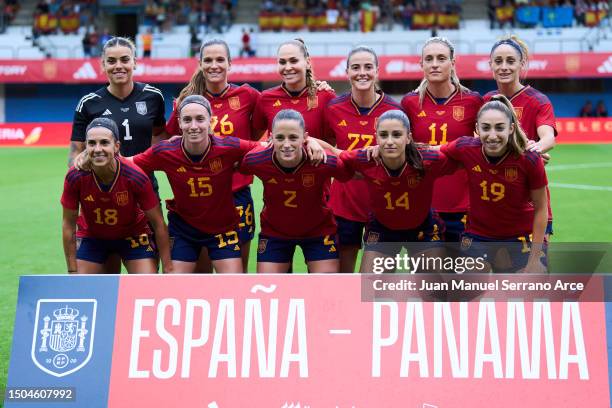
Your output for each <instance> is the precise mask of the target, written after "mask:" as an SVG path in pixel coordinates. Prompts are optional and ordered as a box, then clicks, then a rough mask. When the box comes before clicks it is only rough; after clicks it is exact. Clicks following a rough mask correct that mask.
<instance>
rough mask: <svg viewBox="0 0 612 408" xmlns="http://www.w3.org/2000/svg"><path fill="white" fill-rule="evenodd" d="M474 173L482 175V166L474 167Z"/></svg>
mask: <svg viewBox="0 0 612 408" xmlns="http://www.w3.org/2000/svg"><path fill="white" fill-rule="evenodd" d="M472 171H475V172H476V173H482V170H480V164H477V165H475V166H474V167H472Z"/></svg>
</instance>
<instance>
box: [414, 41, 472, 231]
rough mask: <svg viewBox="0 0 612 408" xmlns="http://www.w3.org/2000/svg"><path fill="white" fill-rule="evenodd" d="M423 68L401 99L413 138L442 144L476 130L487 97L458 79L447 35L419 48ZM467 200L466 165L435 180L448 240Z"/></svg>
mask: <svg viewBox="0 0 612 408" xmlns="http://www.w3.org/2000/svg"><path fill="white" fill-rule="evenodd" d="M421 67H422V68H423V74H424V76H425V77H424V78H423V81H421V84H420V85H419V87H418V88H417V89H416V90H415V91H414V92H411V93H409V94H407V95H406V96H404V98H403V99H402V108H403V110H404V112H405V113H406V114H407V115H408V118H409V119H410V123H411V124H412V137H413V138H414V140H415V141H416V142H418V143H427V144H429V145H431V146H441V145H444V144H446V143H449V142H452V141H453V140H455V139H457V138H459V137H461V136H467V135H471V134H473V133H474V129H475V127H476V114H477V113H478V109H480V107H481V106H482V103H483V100H482V97H481V96H480V95H479V94H478V93H477V92H472V91H470V90H469V89H467V88H466V87H464V86H463V85H461V83H460V82H459V78H458V77H457V73H456V72H455V47H454V46H453V44H452V43H451V42H450V41H448V40H447V39H446V38H443V37H432V38H430V39H429V40H427V41H426V42H425V44H424V45H423V50H422V52H421ZM469 204H470V201H469V196H468V187H467V175H466V172H465V170H463V169H459V170H457V171H456V172H455V173H454V174H450V175H448V176H444V177H441V178H439V179H438V180H436V182H435V186H434V193H433V201H432V206H433V208H435V209H436V211H437V212H438V214H439V215H440V217H441V218H442V219H443V220H444V222H445V224H446V240H447V241H452V242H458V241H459V238H460V236H461V233H462V232H463V230H464V227H465V222H466V218H467V217H466V214H467V210H468V208H469Z"/></svg>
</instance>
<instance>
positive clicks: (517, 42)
mask: <svg viewBox="0 0 612 408" xmlns="http://www.w3.org/2000/svg"><path fill="white" fill-rule="evenodd" d="M504 44H505V45H509V46H510V47H512V48H514V49H515V50H516V52H517V53H518V55H519V59H520V61H521V62H523V64H524V67H525V68H524V69H525V75H524V76H527V69H528V67H529V48H527V44H526V43H525V41H523V40H521V39H520V38H519V37H518V36H516V35H514V34H512V35H505V36H503V37H502V38H500V39H499V40H498V41H497V42H496V43H495V44H493V46H492V47H491V53H490V54H489V59H492V58H493V53H494V52H495V49H496V48H497V47H499V46H500V45H504Z"/></svg>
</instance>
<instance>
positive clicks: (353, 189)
mask: <svg viewBox="0 0 612 408" xmlns="http://www.w3.org/2000/svg"><path fill="white" fill-rule="evenodd" d="M395 109H399V110H401V106H400V105H399V104H398V103H397V102H396V101H394V100H393V99H392V98H391V97H389V96H386V95H385V94H384V93H382V92H380V96H379V98H378V100H377V101H376V103H375V104H374V105H373V106H372V107H371V108H369V109H368V110H365V109H364V110H363V112H362V111H360V109H359V107H358V106H357V104H356V103H355V101H353V98H352V97H351V94H350V93H346V94H343V95H341V96H339V97H337V98H335V99H333V100H332V101H331V102H330V103H329V104H328V105H327V108H326V109H325V128H326V132H327V133H328V134H330V135H332V136H331V137H332V138H335V139H336V146H337V147H338V148H339V149H342V150H346V151H353V150H356V149H361V148H363V147H368V146H373V145H376V123H377V121H378V118H379V117H380V115H382V114H383V113H385V112H386V111H389V110H395ZM367 191H368V188H367V185H366V182H365V180H349V181H347V182H345V183H340V182H337V181H334V182H333V183H332V186H331V196H330V200H329V205H330V207H331V208H332V209H333V211H334V214H335V215H337V216H339V217H342V218H346V219H348V220H351V221H357V222H367V220H368V213H369V212H370V210H371V209H370V207H369V206H368V205H367V200H364V196H365V194H367Z"/></svg>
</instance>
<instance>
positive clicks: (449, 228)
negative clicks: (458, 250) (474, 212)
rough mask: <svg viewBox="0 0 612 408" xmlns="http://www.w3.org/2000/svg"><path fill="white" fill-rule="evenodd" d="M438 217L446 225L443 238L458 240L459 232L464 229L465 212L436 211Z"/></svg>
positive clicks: (449, 240) (447, 240)
mask: <svg viewBox="0 0 612 408" xmlns="http://www.w3.org/2000/svg"><path fill="white" fill-rule="evenodd" d="M438 215H439V216H440V218H442V220H443V221H444V225H445V226H446V233H445V234H444V240H445V241H446V242H460V241H461V234H463V231H465V224H466V222H467V214H466V213H444V212H441V213H438Z"/></svg>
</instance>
